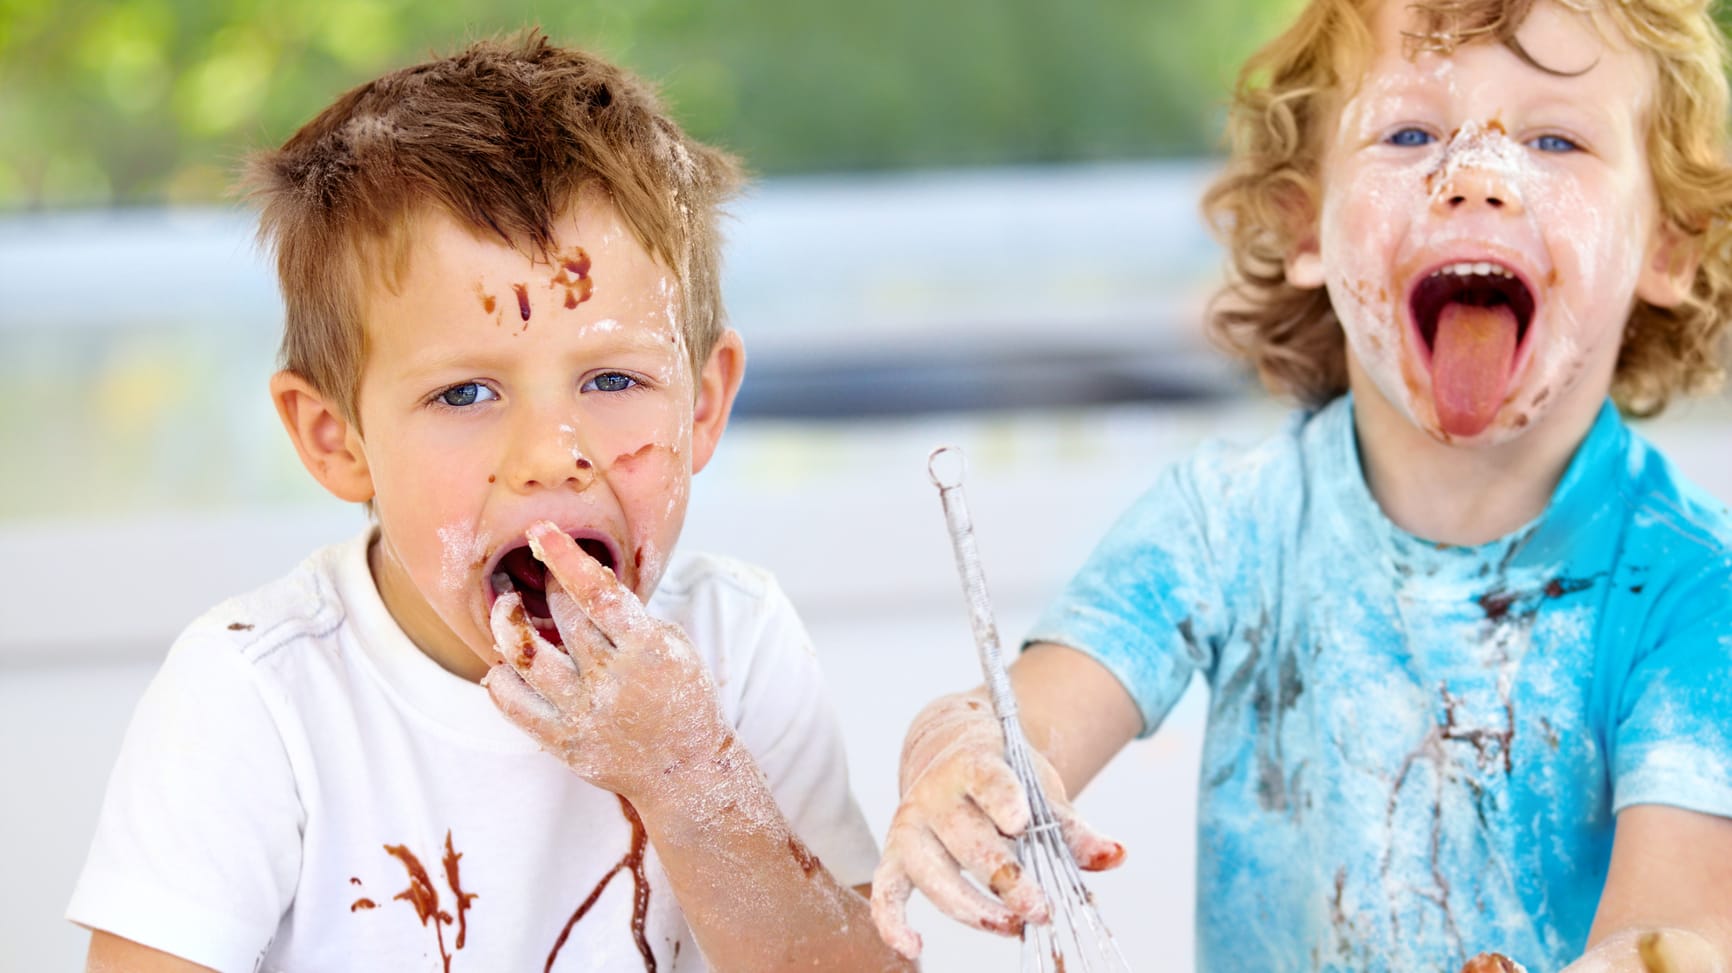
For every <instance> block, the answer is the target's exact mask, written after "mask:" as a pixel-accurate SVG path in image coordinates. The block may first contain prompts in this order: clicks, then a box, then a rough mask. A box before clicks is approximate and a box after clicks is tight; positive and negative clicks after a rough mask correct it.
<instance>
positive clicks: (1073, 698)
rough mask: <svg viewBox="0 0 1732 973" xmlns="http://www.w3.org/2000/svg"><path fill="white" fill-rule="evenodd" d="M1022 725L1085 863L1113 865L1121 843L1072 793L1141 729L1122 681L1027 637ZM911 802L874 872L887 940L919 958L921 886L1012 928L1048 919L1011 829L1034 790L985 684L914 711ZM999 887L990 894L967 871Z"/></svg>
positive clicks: (1023, 816)
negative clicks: (914, 910) (1015, 762)
mask: <svg viewBox="0 0 1732 973" xmlns="http://www.w3.org/2000/svg"><path fill="white" fill-rule="evenodd" d="M1010 678H1011V684H1012V687H1013V688H1014V690H1015V692H1016V698H1017V708H1018V710H1019V714H1020V720H1021V722H1022V726H1023V731H1024V732H1025V733H1026V734H1027V736H1028V739H1029V743H1030V744H1031V745H1032V746H1033V747H1034V749H1035V751H1036V752H1035V753H1034V755H1033V756H1034V761H1035V764H1036V767H1037V768H1038V769H1039V770H1040V772H1041V774H1042V777H1043V781H1042V782H1043V785H1044V786H1045V788H1046V791H1047V797H1048V798H1049V799H1050V800H1051V802H1052V804H1053V810H1054V812H1055V813H1056V814H1057V816H1058V818H1059V820H1060V821H1061V822H1062V824H1063V828H1064V835H1065V840H1066V842H1067V843H1068V844H1069V845H1070V848H1071V852H1072V854H1074V855H1075V856H1076V859H1077V862H1078V864H1080V865H1081V866H1082V867H1083V868H1085V869H1089V870H1100V869H1106V868H1112V867H1114V866H1116V865H1118V864H1119V863H1120V862H1121V861H1123V860H1124V847H1123V846H1122V845H1120V844H1119V843H1118V842H1116V841H1113V840H1112V839H1110V838H1107V837H1105V836H1103V835H1100V834H1098V833H1096V832H1095V831H1094V830H1093V829H1091V828H1090V827H1089V826H1088V825H1087V824H1085V823H1084V822H1083V821H1082V819H1081V818H1080V817H1078V816H1077V814H1076V812H1075V810H1074V809H1072V807H1071V805H1070V802H1069V801H1068V800H1067V799H1066V795H1069V794H1075V793H1077V792H1078V791H1080V790H1081V789H1082V788H1083V786H1084V785H1086V784H1087V783H1088V782H1089V781H1090V780H1092V779H1093V778H1094V776H1095V774H1097V773H1099V772H1100V769H1101V768H1102V767H1104V766H1106V763H1107V761H1108V760H1110V759H1112V757H1113V755H1114V754H1116V753H1118V752H1119V750H1120V749H1122V748H1123V747H1124V745H1125V744H1127V743H1129V742H1130V741H1131V740H1132V739H1133V738H1134V737H1135V736H1136V735H1137V732H1138V731H1139V730H1140V729H1142V713H1141V711H1140V710H1138V709H1137V706H1136V704H1135V703H1134V702H1133V701H1132V700H1131V697H1130V694H1129V693H1128V692H1126V691H1125V688H1124V685H1123V684H1122V683H1120V682H1119V681H1118V678H1117V677H1116V676H1114V675H1113V674H1112V672H1111V671H1109V670H1108V669H1107V668H1106V667H1105V666H1103V665H1101V663H1099V662H1098V661H1096V660H1095V659H1094V658H1093V657H1091V656H1089V655H1086V654H1084V653H1082V652H1078V651H1077V650H1075V649H1072V648H1068V647H1066V646H1062V645H1055V644H1051V643H1039V644H1036V645H1033V646H1030V647H1029V649H1028V651H1026V652H1024V653H1022V655H1021V656H1020V657H1018V658H1017V660H1016V661H1015V662H1014V663H1013V664H1012V665H1011V667H1010ZM901 783H902V803H901V806H900V807H899V808H897V811H896V816H895V818H894V819H893V820H892V821H891V823H890V834H889V837H888V838H886V839H885V843H884V859H883V861H882V862H881V863H880V864H879V866H878V873H877V875H876V876H874V880H873V898H872V914H873V918H874V920H875V921H876V922H877V923H878V929H879V932H880V933H881V934H882V935H883V936H884V938H885V940H886V941H887V942H889V943H891V944H893V945H894V946H896V948H897V950H898V951H899V952H901V953H902V954H903V955H905V956H910V957H913V956H918V955H919V953H920V936H919V935H918V934H917V933H915V932H914V930H912V929H910V928H909V926H908V918H907V914H906V909H907V902H908V896H909V894H910V893H911V892H912V891H913V890H914V889H915V888H916V887H918V888H919V889H920V890H921V891H922V892H924V893H926V897H927V898H929V899H931V900H932V903H933V904H934V905H936V906H937V907H938V908H939V909H940V910H942V911H943V912H944V913H945V914H946V915H948V916H950V917H951V918H953V919H956V920H957V921H959V922H962V923H965V924H967V925H970V926H975V927H977V928H981V929H988V930H991V931H993V932H998V933H1002V934H1004V935H1017V934H1018V933H1019V932H1020V931H1021V929H1022V925H1023V923H1024V922H1042V921H1046V919H1047V912H1046V905H1045V902H1044V900H1043V899H1042V897H1041V894H1040V890H1039V888H1038V887H1037V886H1036V885H1035V883H1034V881H1033V879H1032V878H1031V877H1030V876H1028V875H1026V874H1024V872H1023V870H1022V869H1021V867H1020V866H1019V865H1018V864H1017V863H1016V851H1015V847H1014V845H1013V844H1012V840H1011V838H1009V837H1006V836H1007V835H1009V836H1014V835H1017V834H1020V833H1021V832H1022V830H1023V828H1025V827H1027V825H1028V796H1027V794H1026V792H1025V791H1024V790H1023V788H1022V785H1021V784H1020V783H1019V782H1018V781H1017V779H1016V775H1015V774H1014V773H1013V772H1012V771H1011V769H1010V765H1009V764H1008V763H1006V762H1005V759H1004V734H1003V731H1002V730H1001V729H1000V728H999V723H998V719H997V718H996V717H995V716H994V715H993V712H992V707H991V705H990V703H988V701H987V695H986V691H985V689H984V688H982V689H976V690H975V691H973V692H970V693H962V694H957V695H954V696H947V697H944V698H943V699H940V700H938V701H936V702H934V703H933V704H931V705H930V706H928V707H926V709H924V710H922V711H921V713H920V715H919V716H916V717H915V718H914V722H913V724H912V725H911V726H910V727H909V728H908V736H907V738H906V740H905V741H904V743H903V746H902V769H901ZM965 871H966V872H967V873H968V874H969V875H972V876H973V877H974V879H975V881H976V882H977V883H978V884H979V885H980V886H984V887H985V888H988V889H990V890H991V891H992V893H993V894H994V895H995V896H997V898H996V899H991V898H988V897H987V896H985V895H984V894H982V893H981V892H980V891H978V890H977V889H976V888H975V886H974V885H972V884H970V883H968V882H967V881H966V880H964V878H963V873H964V872H965Z"/></svg>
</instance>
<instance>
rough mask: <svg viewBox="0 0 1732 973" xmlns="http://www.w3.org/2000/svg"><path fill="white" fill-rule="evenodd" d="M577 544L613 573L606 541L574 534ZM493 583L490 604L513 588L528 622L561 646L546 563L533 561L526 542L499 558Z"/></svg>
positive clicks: (614, 565)
mask: <svg viewBox="0 0 1732 973" xmlns="http://www.w3.org/2000/svg"><path fill="white" fill-rule="evenodd" d="M573 540H575V541H577V546H578V547H579V548H581V549H582V550H583V552H584V553H585V554H588V555H589V556H590V557H592V558H595V559H596V560H597V561H600V562H601V564H602V566H603V567H605V568H607V569H608V570H610V571H613V572H614V573H615V574H616V575H617V574H618V573H619V566H618V563H617V561H616V559H615V558H614V554H613V549H612V548H610V547H608V545H607V543H606V542H605V541H602V540H599V539H597V538H593V537H574V538H573ZM489 580H490V582H491V585H492V593H493V597H492V599H490V600H489V602H488V605H489V607H491V606H492V602H493V601H497V600H498V599H499V598H500V597H501V596H502V595H505V594H508V593H510V592H512V591H515V592H517V593H518V595H519V596H520V597H521V598H522V599H523V611H524V614H526V615H528V616H529V621H530V624H532V625H534V626H535V630H536V632H538V633H539V634H540V635H541V637H542V638H544V639H546V640H548V641H549V642H552V643H553V644H554V645H563V644H565V643H564V640H563V639H561V638H560V636H559V628H558V627H557V626H555V625H554V624H553V613H552V611H551V610H550V609H549V608H548V607H547V581H548V571H547V566H546V565H544V564H542V563H541V562H540V561H538V560H536V558H535V553H534V552H533V551H531V550H530V549H529V545H528V544H520V545H518V546H517V547H514V548H512V549H510V550H509V551H506V552H505V554H504V556H503V557H501V558H500V559H499V563H498V565H496V566H495V567H494V569H493V574H492V576H491V578H490V579H489Z"/></svg>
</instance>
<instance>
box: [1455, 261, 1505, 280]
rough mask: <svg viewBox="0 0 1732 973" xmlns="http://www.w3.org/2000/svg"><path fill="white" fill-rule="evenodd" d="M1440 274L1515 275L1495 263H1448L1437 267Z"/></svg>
mask: <svg viewBox="0 0 1732 973" xmlns="http://www.w3.org/2000/svg"><path fill="white" fill-rule="evenodd" d="M1437 273H1440V274H1460V275H1462V276H1466V275H1468V274H1496V275H1498V276H1499V277H1514V276H1515V275H1514V274H1512V273H1510V272H1509V271H1507V270H1505V269H1503V268H1502V267H1500V266H1498V265H1497V264H1494V263H1485V262H1483V261H1482V262H1480V263H1458V264H1448V265H1446V266H1443V267H1439V268H1438V269H1437Z"/></svg>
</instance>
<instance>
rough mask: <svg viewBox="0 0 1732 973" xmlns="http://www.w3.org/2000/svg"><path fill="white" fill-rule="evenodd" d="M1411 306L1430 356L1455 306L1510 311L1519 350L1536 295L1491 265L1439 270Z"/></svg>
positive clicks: (1418, 291) (1506, 270)
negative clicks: (1447, 313)
mask: <svg viewBox="0 0 1732 973" xmlns="http://www.w3.org/2000/svg"><path fill="white" fill-rule="evenodd" d="M1408 304H1409V308H1410V309H1411V310H1412V312H1413V321H1414V323H1415V324H1416V325H1418V327H1419V336H1420V337H1421V338H1422V339H1424V341H1425V348H1426V351H1427V352H1428V353H1430V352H1434V351H1436V349H1437V325H1438V321H1439V320H1440V319H1441V318H1442V317H1443V314H1444V311H1445V310H1447V309H1448V308H1449V306H1450V305H1451V304H1459V305H1462V306H1464V307H1471V308H1485V309H1492V310H1495V309H1499V308H1507V309H1508V311H1509V314H1510V316H1511V317H1512V318H1513V319H1514V320H1515V326H1516V334H1515V340H1516V347H1518V348H1519V347H1521V343H1522V341H1523V340H1524V339H1525V338H1526V337H1527V333H1528V325H1529V324H1530V323H1532V321H1533V317H1534V295H1533V291H1531V290H1529V289H1528V285H1527V284H1526V283H1525V282H1524V281H1523V280H1522V279H1521V277H1519V276H1517V275H1516V274H1515V272H1514V271H1512V270H1510V269H1509V268H1507V267H1505V266H1503V265H1502V264H1496V263H1487V262H1478V263H1453V264H1446V265H1445V266H1442V267H1439V268H1438V269H1437V270H1434V271H1432V272H1431V273H1430V274H1427V275H1426V276H1425V277H1424V278H1422V279H1421V280H1420V281H1419V283H1418V284H1416V285H1415V286H1414V288H1413V296H1412V297H1411V298H1410V299H1409V302H1408Z"/></svg>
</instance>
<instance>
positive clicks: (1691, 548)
mask: <svg viewBox="0 0 1732 973" xmlns="http://www.w3.org/2000/svg"><path fill="white" fill-rule="evenodd" d="M1624 461H1625V467H1624V469H1625V475H1624V476H1623V477H1622V478H1621V481H1620V487H1621V490H1620V493H1621V496H1622V500H1623V503H1624V505H1625V506H1626V508H1627V510H1628V512H1629V518H1630V523H1631V526H1632V534H1633V535H1634V536H1636V537H1642V536H1646V537H1649V538H1652V539H1653V543H1655V544H1658V545H1660V546H1662V547H1665V548H1667V549H1673V554H1674V556H1676V555H1678V554H1684V553H1685V552H1690V553H1693V554H1694V555H1695V556H1696V557H1707V558H1710V559H1714V560H1724V561H1728V562H1732V507H1729V506H1728V505H1727V502H1726V500H1724V499H1722V498H1720V497H1716V496H1715V495H1713V494H1712V493H1710V492H1709V491H1707V490H1706V489H1704V488H1703V487H1701V486H1700V485H1698V484H1697V483H1696V482H1695V481H1693V480H1691V479H1690V478H1689V477H1688V476H1686V475H1685V474H1684V473H1683V472H1682V471H1680V470H1679V469H1678V467H1677V465H1676V464H1675V463H1673V461H1672V459H1671V458H1670V457H1669V456H1667V455H1666V454H1665V453H1664V452H1663V451H1661V450H1660V449H1659V447H1657V446H1655V445H1654V444H1653V443H1652V442H1650V441H1648V439H1647V438H1646V437H1644V436H1642V435H1641V434H1640V433H1638V432H1637V431H1635V430H1634V429H1632V430H1630V433H1629V437H1628V445H1627V447H1626V449H1625V451H1624ZM1679 545H1683V546H1684V551H1677V550H1675V548H1677V547H1678V546H1679Z"/></svg>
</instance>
